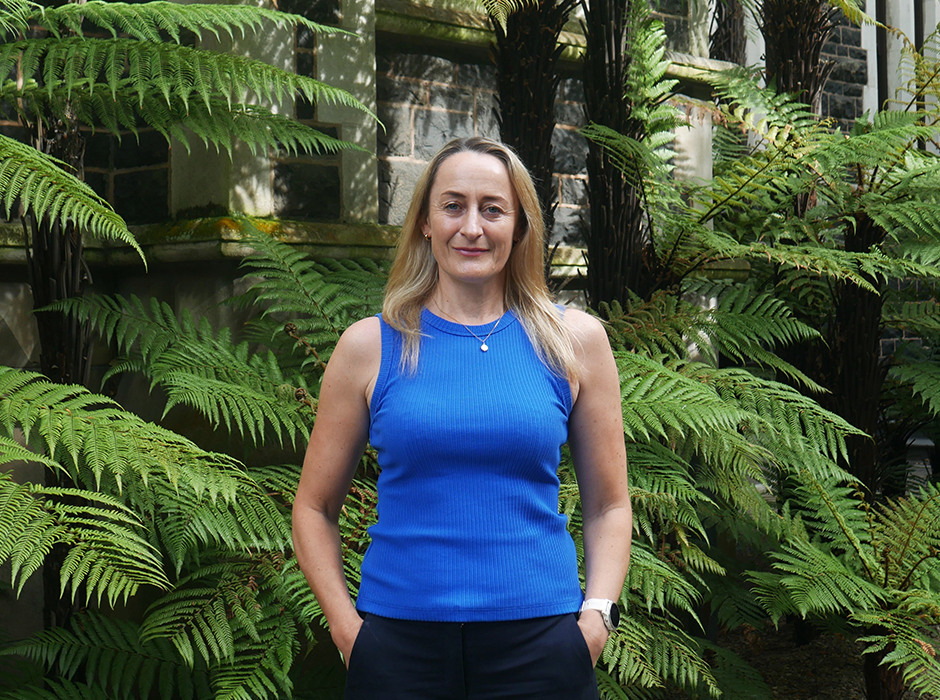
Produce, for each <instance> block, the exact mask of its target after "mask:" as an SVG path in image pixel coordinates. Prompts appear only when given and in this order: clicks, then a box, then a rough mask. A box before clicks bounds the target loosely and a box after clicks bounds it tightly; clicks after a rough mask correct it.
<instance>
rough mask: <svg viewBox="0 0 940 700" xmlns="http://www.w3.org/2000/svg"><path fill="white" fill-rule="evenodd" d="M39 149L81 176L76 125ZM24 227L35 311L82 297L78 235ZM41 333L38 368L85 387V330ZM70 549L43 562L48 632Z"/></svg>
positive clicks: (62, 606) (45, 321)
mask: <svg viewBox="0 0 940 700" xmlns="http://www.w3.org/2000/svg"><path fill="white" fill-rule="evenodd" d="M34 145H35V146H36V148H37V149H39V150H40V151H42V152H43V153H47V154H49V155H51V156H53V157H55V158H58V159H59V160H60V161H62V162H63V163H65V167H69V168H71V170H72V171H73V172H74V173H75V174H76V175H78V176H79V177H82V175H83V170H84V168H83V166H82V159H83V156H84V151H85V141H84V138H83V137H82V135H81V133H80V132H79V130H78V124H77V123H76V122H74V121H72V122H69V123H66V122H63V121H60V120H54V121H51V122H50V123H48V124H46V123H44V122H42V121H40V122H39V123H38V125H37V127H36V137H35V144H34ZM24 227H25V228H26V234H27V240H26V258H27V272H28V275H29V285H30V289H31V291H32V296H33V308H34V309H40V308H42V307H44V306H46V305H48V304H51V303H52V302H55V301H61V300H64V299H68V298H71V297H76V296H81V295H82V293H83V292H84V289H85V284H86V282H88V281H89V273H88V269H87V266H86V264H85V259H84V243H83V240H82V233H81V231H79V230H78V229H76V227H75V226H74V225H71V224H70V225H68V226H66V227H65V229H64V230H63V229H62V227H61V226H59V225H58V224H54V225H53V224H50V223H49V222H48V221H43V220H38V221H37V220H36V219H35V218H34V217H29V218H28V220H27V221H24ZM36 323H37V326H38V331H39V343H40V352H39V364H40V368H41V370H42V373H43V374H45V375H46V376H47V377H49V379H51V380H53V381H55V382H59V383H63V384H82V385H85V386H87V385H88V383H89V375H90V371H91V362H90V355H91V340H90V334H89V332H88V329H87V328H86V327H85V326H84V325H83V324H82V323H80V322H79V321H78V320H77V319H76V318H74V317H70V316H66V315H65V314H61V313H58V312H50V311H43V312H41V313H37V314H36ZM46 481H47V485H51V486H72V485H73V484H72V483H71V481H70V480H69V479H68V477H67V476H64V475H62V474H60V473H59V472H47V476H46ZM67 552H68V547H67V546H65V545H61V544H60V545H56V546H55V547H53V549H52V551H51V552H50V553H49V554H48V556H46V558H45V561H44V563H43V623H44V626H45V627H46V628H52V627H62V626H65V625H66V624H67V623H68V620H69V618H70V617H71V615H72V612H73V606H72V604H71V603H70V601H69V600H68V599H67V598H64V597H63V596H62V592H61V589H60V583H59V574H60V571H61V567H62V564H63V562H64V561H65V556H66V554H67Z"/></svg>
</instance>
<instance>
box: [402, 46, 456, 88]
mask: <svg viewBox="0 0 940 700" xmlns="http://www.w3.org/2000/svg"><path fill="white" fill-rule="evenodd" d="M387 58H388V67H387V71H386V72H387V73H388V75H390V76H393V77H402V78H415V79H417V80H430V81H432V82H436V83H447V84H451V83H453V82H454V77H455V75H456V72H457V71H456V64H454V63H453V62H452V61H448V60H447V59H446V58H440V57H438V56H426V55H424V54H410V53H396V54H389V55H388V56H387Z"/></svg>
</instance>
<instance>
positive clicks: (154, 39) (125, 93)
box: [0, 0, 374, 257]
mask: <svg viewBox="0 0 940 700" xmlns="http://www.w3.org/2000/svg"><path fill="white" fill-rule="evenodd" d="M294 27H304V28H305V29H307V30H312V31H315V32H320V33H336V32H338V31H339V30H337V29H334V28H331V27H325V26H321V25H318V24H316V23H313V22H311V21H309V20H307V19H305V18H303V17H300V16H297V15H291V14H288V13H284V12H279V11H276V10H270V9H266V8H259V7H253V6H247V5H231V6H230V5H209V4H178V3H173V2H149V3H133V4H128V3H118V2H115V3H111V2H102V1H100V0H92V1H91V2H87V3H66V4H64V5H62V6H60V7H51V8H46V7H42V6H40V5H37V4H35V3H32V2H29V1H28V0H10V1H9V2H6V3H4V5H3V7H0V33H2V38H3V42H2V43H0V75H3V76H19V79H18V80H14V79H11V78H9V77H8V78H5V79H4V80H3V81H2V82H0V104H2V105H3V107H4V108H5V109H6V110H9V111H10V113H11V114H16V115H17V116H18V118H19V119H20V121H21V123H23V124H24V125H26V126H29V127H31V128H33V127H35V126H36V125H37V124H43V125H45V126H46V127H48V126H49V125H51V124H54V123H56V121H58V120H61V121H62V122H64V123H65V124H67V125H71V124H74V123H78V124H82V125H86V126H90V127H92V128H93V129H104V130H107V131H110V132H112V133H114V134H115V135H116V136H117V137H118V138H120V137H121V134H120V132H121V131H130V132H131V133H132V134H134V135H135V136H136V135H137V134H138V129H139V128H141V127H142V126H146V127H150V128H153V129H155V130H156V131H157V132H159V133H160V134H162V135H163V136H164V137H166V138H167V140H170V139H171V138H174V139H177V140H178V141H179V142H180V143H182V144H183V146H184V147H185V148H187V149H189V144H190V140H191V138H192V137H193V136H195V137H196V138H198V139H199V140H201V141H202V142H203V143H205V144H207V145H209V144H211V145H212V146H214V147H215V148H217V149H223V150H226V151H228V152H229V153H231V151H232V149H233V148H234V147H235V145H236V144H238V143H243V144H247V145H248V146H249V148H250V149H251V150H252V152H255V151H256V150H257V149H258V148H259V147H260V148H262V149H266V148H271V149H281V150H284V151H287V152H290V153H295V152H297V151H313V152H318V153H328V152H335V151H337V150H339V149H345V148H356V146H354V145H353V144H350V143H347V142H345V141H342V140H339V139H336V138H334V137H332V136H329V135H327V134H324V133H322V132H320V131H317V130H316V129H313V128H311V127H309V126H307V125H304V124H300V123H298V122H296V121H294V120H292V119H290V118H288V117H285V116H283V115H280V114H277V113H276V112H275V111H272V110H271V109H269V108H268V107H267V106H265V105H266V104H267V105H273V104H279V103H281V102H283V101H285V100H288V99H292V98H294V97H297V98H302V99H304V100H306V101H308V102H311V103H319V104H338V105H345V106H348V107H351V108H354V109H358V110H362V111H364V112H366V113H367V114H370V115H371V112H369V110H368V109H367V108H366V107H365V106H364V105H362V104H361V103H360V102H358V101H357V100H356V99H355V98H353V97H352V96H351V95H350V94H349V93H347V92H345V91H344V90H340V89H337V88H334V87H332V86H330V85H327V84H325V83H323V82H320V81H318V80H314V79H313V78H310V77H306V76H299V75H295V74H294V73H291V72H289V71H285V70H282V69H279V68H275V67H273V66H271V65H268V64H266V63H263V62H261V61H257V60H254V59H250V58H246V57H244V56H238V55H236V54H233V53H231V52H228V51H225V50H224V45H223V47H222V48H221V50H219V51H213V50H210V49H206V48H202V47H194V46H190V45H188V44H190V43H192V41H193V39H194V38H195V39H197V40H199V39H202V38H208V39H213V40H216V41H218V42H226V41H228V42H235V41H238V40H239V39H243V38H245V37H246V36H247V35H249V34H256V33H258V32H268V31H271V30H272V29H276V28H284V29H291V28H294ZM197 43H198V42H197ZM258 100H260V101H261V104H252V103H253V102H256V101H258ZM372 116H374V115H372ZM0 194H2V196H3V202H4V211H5V213H6V215H7V217H8V218H9V217H10V216H11V215H16V214H17V213H19V212H18V209H19V207H22V213H23V214H27V213H29V214H32V215H33V216H34V217H36V218H38V219H44V220H48V221H53V222H60V223H62V224H63V225H64V224H66V223H69V222H71V223H74V224H76V225H77V226H78V227H79V229H80V230H82V231H87V232H88V233H89V234H92V235H94V236H97V237H99V238H105V239H114V240H119V241H121V242H123V243H125V244H127V245H130V246H131V247H133V248H134V249H135V250H136V251H137V252H138V253H139V254H141V257H143V255H142V253H141V251H140V249H139V247H138V246H137V243H136V241H135V240H134V238H133V235H132V234H131V233H130V231H128V229H127V227H126V225H125V223H124V221H123V220H122V219H121V217H120V216H118V215H117V214H116V213H115V212H114V211H113V210H112V209H111V208H110V207H109V206H108V205H107V203H106V202H104V201H103V200H102V199H101V198H100V197H98V196H97V195H95V194H94V193H93V192H92V191H91V189H90V188H88V187H87V185H84V184H82V183H81V182H79V181H78V180H77V179H76V178H75V177H73V176H72V175H70V174H68V173H66V172H65V171H63V169H62V163H59V162H57V161H55V160H54V159H52V158H50V157H48V156H44V155H42V154H40V153H38V152H37V151H36V150H35V149H33V148H30V147H28V146H24V145H22V144H18V143H16V142H14V141H11V140H10V139H9V138H7V137H3V136H0Z"/></svg>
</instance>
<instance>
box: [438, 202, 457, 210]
mask: <svg viewBox="0 0 940 700" xmlns="http://www.w3.org/2000/svg"><path fill="white" fill-rule="evenodd" d="M442 209H443V210H444V211H460V204H458V203H457V202H447V203H446V204H445V205H444V206H443V207H442Z"/></svg>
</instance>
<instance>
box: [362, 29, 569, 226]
mask: <svg viewBox="0 0 940 700" xmlns="http://www.w3.org/2000/svg"><path fill="white" fill-rule="evenodd" d="M495 84H496V71H495V68H494V67H493V65H492V64H489V63H480V62H472V61H461V60H460V59H459V58H458V59H453V58H443V57H440V56H434V55H429V54H427V53H398V52H395V51H385V52H383V51H382V49H381V47H379V54H378V55H377V57H376V90H377V102H378V114H379V119H380V120H381V121H382V123H383V125H384V127H385V128H384V130H383V129H382V128H381V127H380V128H379V132H378V159H379V223H382V224H393V225H401V224H402V222H403V221H404V219H405V214H406V212H407V209H408V204H409V201H410V198H411V192H412V190H413V188H414V183H415V181H416V180H417V179H418V176H419V175H420V173H421V171H422V170H423V169H424V167H425V165H426V164H427V162H428V161H429V160H430V159H431V158H432V157H433V156H434V154H435V153H436V152H437V151H438V150H439V149H440V148H441V147H442V146H443V145H444V144H446V143H447V142H448V141H450V140H451V139H454V138H464V137H468V136H486V137H490V138H499V123H498V121H497V115H496V93H495ZM583 101H584V97H583V93H582V91H581V87H580V84H579V83H578V81H577V80H574V79H567V80H565V81H563V84H562V86H561V89H560V90H559V97H558V101H557V103H556V110H555V111H556V115H555V116H556V119H557V120H558V122H559V124H558V127H557V128H556V130H555V134H554V136H553V146H554V150H555V166H556V168H557V172H556V175H555V182H556V186H557V188H558V209H557V211H556V222H555V229H554V232H553V238H554V239H555V240H557V241H563V242H566V243H571V242H577V241H579V240H581V237H582V230H581V226H582V225H583V222H584V221H586V210H585V204H586V201H585V179H586V171H585V159H586V155H587V142H586V141H585V139H584V138H583V137H582V136H580V135H579V134H578V133H577V128H578V127H579V126H581V125H582V124H583Z"/></svg>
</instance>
